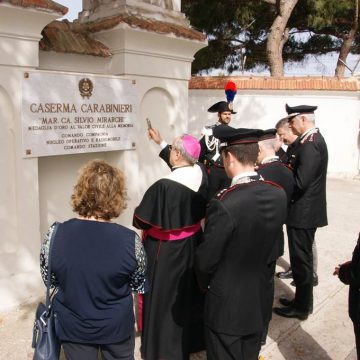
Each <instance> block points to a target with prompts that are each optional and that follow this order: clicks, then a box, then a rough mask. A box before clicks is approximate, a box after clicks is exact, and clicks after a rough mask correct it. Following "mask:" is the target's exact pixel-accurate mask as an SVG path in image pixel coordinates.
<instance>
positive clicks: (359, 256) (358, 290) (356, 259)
mask: <svg viewBox="0 0 360 360" xmlns="http://www.w3.org/2000/svg"><path fill="white" fill-rule="evenodd" d="M339 278H340V280H341V281H342V282H343V283H344V284H346V285H350V289H349V316H350V318H351V320H352V321H353V322H354V324H356V325H357V327H358V326H359V323H360V307H359V306H360V233H359V238H358V241H357V244H356V246H355V249H354V252H353V256H352V259H351V261H349V262H347V263H345V264H342V265H341V266H340V271H339Z"/></svg>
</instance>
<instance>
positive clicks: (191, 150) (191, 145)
mask: <svg viewBox="0 0 360 360" xmlns="http://www.w3.org/2000/svg"><path fill="white" fill-rule="evenodd" d="M181 140H182V143H183V146H184V149H185V151H186V152H187V153H188V154H189V155H190V156H191V157H193V158H194V159H196V160H198V159H199V156H200V150H201V147H200V143H199V141H198V140H197V139H196V138H194V137H193V136H191V135H188V134H185V135H183V136H182V137H181Z"/></svg>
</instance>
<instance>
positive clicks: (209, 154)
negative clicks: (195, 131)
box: [199, 123, 224, 168]
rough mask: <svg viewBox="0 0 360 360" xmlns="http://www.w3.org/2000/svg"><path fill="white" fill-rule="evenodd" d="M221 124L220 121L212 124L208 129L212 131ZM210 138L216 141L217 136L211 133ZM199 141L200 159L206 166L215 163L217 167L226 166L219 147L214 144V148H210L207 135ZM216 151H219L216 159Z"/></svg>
mask: <svg viewBox="0 0 360 360" xmlns="http://www.w3.org/2000/svg"><path fill="white" fill-rule="evenodd" d="M219 124H220V123H216V124H214V125H212V126H209V127H208V129H209V130H211V131H212V130H213V129H214V128H215V127H216V126H218V125H219ZM209 140H210V141H214V140H215V137H214V136H213V135H209ZM199 142H200V146H201V151H200V156H199V161H200V162H202V163H204V164H205V165H206V166H211V165H214V166H216V167H220V168H224V164H223V161H222V157H221V155H220V153H219V151H218V147H217V146H214V148H213V150H209V149H208V147H207V145H206V136H205V135H204V136H203V137H202V138H201V139H200V141H199ZM216 152H218V153H219V156H218V157H217V158H216V159H214V156H215V154H216Z"/></svg>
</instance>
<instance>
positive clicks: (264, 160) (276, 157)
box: [261, 155, 279, 164]
mask: <svg viewBox="0 0 360 360" xmlns="http://www.w3.org/2000/svg"><path fill="white" fill-rule="evenodd" d="M269 160H272V161H276V160H279V157H278V156H277V155H272V156H267V157H265V158H264V159H263V160H262V162H261V163H262V164H266V163H267V162H269Z"/></svg>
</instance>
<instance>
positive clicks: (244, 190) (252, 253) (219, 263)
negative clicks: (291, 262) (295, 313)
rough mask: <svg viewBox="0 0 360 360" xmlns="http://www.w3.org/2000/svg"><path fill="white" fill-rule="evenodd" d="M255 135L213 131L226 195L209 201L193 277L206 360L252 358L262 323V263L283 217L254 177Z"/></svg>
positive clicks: (280, 201) (282, 201)
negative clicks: (199, 291)
mask: <svg viewBox="0 0 360 360" xmlns="http://www.w3.org/2000/svg"><path fill="white" fill-rule="evenodd" d="M260 134H261V130H251V129H234V128H231V127H228V126H221V125H219V126H218V127H216V128H215V129H214V135H215V136H216V137H217V138H218V139H220V145H219V147H220V151H221V155H222V158H223V162H224V166H225V170H226V173H227V175H228V176H229V177H230V178H231V179H232V183H231V186H230V187H229V188H228V189H224V190H222V191H220V192H219V193H218V194H217V195H216V196H215V197H214V198H213V199H212V200H211V201H210V203H209V208H208V210H207V213H206V220H205V230H204V241H203V242H202V243H201V244H200V245H199V247H198V249H197V251H196V261H195V266H196V272H197V275H198V281H199V284H200V286H201V287H202V288H203V289H204V290H206V295H205V313H204V318H205V319H204V320H205V341H206V348H207V358H208V360H215V359H216V360H219V359H221V360H230V359H237V360H257V359H258V355H259V351H260V347H261V336H262V333H263V330H264V327H265V326H266V324H267V320H268V319H267V307H268V302H267V299H268V295H269V286H268V266H267V265H268V259H269V258H270V256H271V254H272V252H273V249H274V246H275V245H276V241H277V238H278V235H279V231H280V229H281V226H282V224H283V222H284V221H285V217H286V195H285V192H284V191H283V190H282V189H280V188H279V187H278V186H276V185H275V184H272V183H267V182H266V181H263V180H262V178H261V177H260V176H259V175H258V174H257V173H256V172H255V171H254V164H255V161H256V158H257V155H258V151H259V148H258V144H257V141H258V136H259V135H260Z"/></svg>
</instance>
